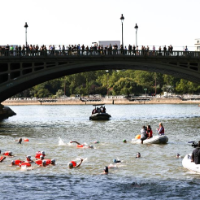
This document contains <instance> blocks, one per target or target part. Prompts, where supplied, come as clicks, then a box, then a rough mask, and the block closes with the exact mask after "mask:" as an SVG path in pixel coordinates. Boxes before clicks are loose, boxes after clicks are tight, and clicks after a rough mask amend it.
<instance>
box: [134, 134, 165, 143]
mask: <svg viewBox="0 0 200 200" xmlns="http://www.w3.org/2000/svg"><path fill="white" fill-rule="evenodd" d="M167 142H168V137H167V136H166V135H156V136H153V137H152V138H149V139H146V140H144V141H143V144H166V143H167ZM132 143H133V144H141V140H140V139H132Z"/></svg>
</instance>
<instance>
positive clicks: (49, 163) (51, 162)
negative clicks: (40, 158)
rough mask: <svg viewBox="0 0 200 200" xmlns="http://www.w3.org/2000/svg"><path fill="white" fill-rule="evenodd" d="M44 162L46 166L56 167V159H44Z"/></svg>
mask: <svg viewBox="0 0 200 200" xmlns="http://www.w3.org/2000/svg"><path fill="white" fill-rule="evenodd" d="M44 161H46V165H53V166H54V165H56V160H55V159H44Z"/></svg>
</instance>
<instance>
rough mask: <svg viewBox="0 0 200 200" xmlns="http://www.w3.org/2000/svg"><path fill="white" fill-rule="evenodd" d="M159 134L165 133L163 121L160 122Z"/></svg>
mask: <svg viewBox="0 0 200 200" xmlns="http://www.w3.org/2000/svg"><path fill="white" fill-rule="evenodd" d="M158 134H159V135H164V134H165V129H164V126H163V124H162V123H161V122H160V123H159V128H158Z"/></svg>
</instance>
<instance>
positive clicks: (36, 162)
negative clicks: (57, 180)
mask: <svg viewBox="0 0 200 200" xmlns="http://www.w3.org/2000/svg"><path fill="white" fill-rule="evenodd" d="M42 160H44V157H43V156H42V155H41V156H40V159H39V160H36V161H35V164H37V165H42Z"/></svg>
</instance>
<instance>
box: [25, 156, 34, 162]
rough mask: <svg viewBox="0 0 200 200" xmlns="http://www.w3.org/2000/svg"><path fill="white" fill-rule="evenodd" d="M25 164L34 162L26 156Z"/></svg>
mask: <svg viewBox="0 0 200 200" xmlns="http://www.w3.org/2000/svg"><path fill="white" fill-rule="evenodd" d="M25 162H29V163H32V162H34V161H33V160H32V159H31V156H26V161H25Z"/></svg>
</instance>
